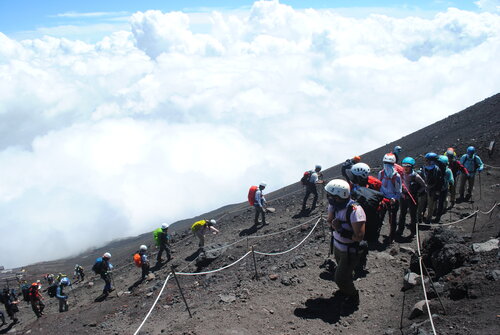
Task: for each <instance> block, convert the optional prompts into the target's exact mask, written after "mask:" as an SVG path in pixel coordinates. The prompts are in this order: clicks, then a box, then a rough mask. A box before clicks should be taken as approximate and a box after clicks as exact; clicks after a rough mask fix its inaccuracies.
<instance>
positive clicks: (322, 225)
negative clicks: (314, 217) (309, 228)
mask: <svg viewBox="0 0 500 335" xmlns="http://www.w3.org/2000/svg"><path fill="white" fill-rule="evenodd" d="M319 219H320V221H321V227H322V228H323V242H325V240H326V232H325V221H324V220H323V214H321V215H320V217H319Z"/></svg>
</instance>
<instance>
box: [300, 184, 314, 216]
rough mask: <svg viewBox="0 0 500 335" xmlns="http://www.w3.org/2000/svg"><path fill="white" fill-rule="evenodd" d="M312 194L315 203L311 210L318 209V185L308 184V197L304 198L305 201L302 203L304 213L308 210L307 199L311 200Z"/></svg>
mask: <svg viewBox="0 0 500 335" xmlns="http://www.w3.org/2000/svg"><path fill="white" fill-rule="evenodd" d="M311 194H314V199H313V203H312V206H311V210H313V209H315V208H316V202H317V201H318V190H317V189H316V184H312V183H307V185H306V195H305V196H304V201H303V202H302V210H303V211H305V210H306V203H307V199H308V198H309V196H310V195H311Z"/></svg>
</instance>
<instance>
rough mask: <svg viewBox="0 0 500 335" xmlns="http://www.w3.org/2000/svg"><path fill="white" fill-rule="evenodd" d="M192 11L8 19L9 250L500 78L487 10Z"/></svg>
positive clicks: (106, 234) (65, 240)
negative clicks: (76, 28) (116, 18)
mask: <svg viewBox="0 0 500 335" xmlns="http://www.w3.org/2000/svg"><path fill="white" fill-rule="evenodd" d="M203 15H205V17H202V16H203ZM190 17H192V16H189V15H187V14H185V13H181V12H172V13H162V12H159V11H146V12H138V13H135V14H133V15H132V16H131V17H130V31H116V32H114V33H113V34H110V35H109V36H107V37H106V38H104V39H103V40H101V41H99V42H98V43H94V44H90V43H84V42H82V41H75V40H68V39H65V38H62V37H58V36H52V37H48V36H47V37H44V38H41V39H35V40H23V41H15V40H12V39H10V38H9V37H7V36H6V35H4V34H2V33H0V44H1V45H2V48H0V101H1V102H2V103H1V104H0V139H1V141H0V175H2V178H1V179H0V218H1V219H0V229H1V230H2V231H7V228H6V227H8V232H9V233H8V234H2V235H1V236H2V237H1V241H0V242H1V243H0V264H2V265H6V266H12V265H20V264H25V263H27V262H33V261H39V260H46V259H50V258H56V257H59V256H61V254H60V250H61V249H62V248H63V247H64V250H65V252H67V253H73V254H74V253H77V252H79V251H81V250H84V249H85V248H87V247H90V246H92V245H97V244H101V243H104V242H105V241H108V240H110V239H113V238H116V237H123V236H129V235H133V234H138V233H142V232H144V231H147V230H148V229H152V228H153V227H154V226H155V225H157V224H159V223H160V222H162V221H174V220H177V219H181V218H185V217H189V216H193V215H197V214H200V213H202V212H204V211H208V210H211V209H214V208H216V207H218V206H222V205H225V204H227V203H234V202H238V201H243V200H244V199H245V193H246V191H247V188H248V186H249V185H251V184H253V183H257V182H259V181H260V180H262V179H264V180H266V181H267V182H268V183H269V188H270V189H271V190H272V189H276V188H278V187H281V186H284V185H286V184H288V183H291V182H295V181H297V180H298V178H299V177H300V174H301V171H303V170H305V169H307V168H310V167H312V166H313V165H314V164H316V163H319V164H322V165H323V166H330V165H333V164H335V163H338V162H340V161H341V160H343V159H345V158H346V157H349V156H352V154H354V153H356V154H360V153H363V152H365V151H367V150H370V149H373V148H376V147H378V146H379V145H382V144H385V143H387V142H389V141H392V140H394V139H397V138H398V137H399V136H403V135H406V134H408V133H409V132H411V131H414V130H416V129H419V128H420V127H422V126H425V125H427V124H430V123H432V122H434V121H436V120H439V119H441V118H443V117H445V116H447V115H449V114H450V113H453V112H456V111H459V110H461V109H462V108H464V107H467V106H469V105H470V104H473V103H475V102H477V101H479V100H481V99H483V98H485V97H488V96H490V95H492V94H494V93H497V92H498V87H500V85H499V84H500V66H499V65H500V64H499V59H500V20H499V18H500V17H499V15H496V14H492V13H488V12H482V13H473V12H467V11H462V10H457V9H449V10H447V11H446V12H442V13H439V14H437V15H435V16H434V17H433V18H432V19H428V18H421V17H407V18H394V17H389V16H383V15H370V16H368V17H366V18H362V19H358V18H352V17H345V16H342V15H340V14H339V13H336V12H335V11H330V10H322V11H318V10H313V9H309V10H300V11H299V10H295V9H293V8H291V7H289V6H286V5H283V4H280V3H279V2H278V1H258V2H256V3H255V4H254V5H253V6H252V8H251V9H250V10H248V12H246V13H243V14H241V13H239V15H234V13H224V12H213V13H206V14H198V16H197V20H198V21H199V22H209V23H210V26H209V29H207V30H206V31H205V32H204V33H199V32H197V31H196V29H194V28H193V26H192V22H191V19H190ZM26 231H32V232H33V234H30V235H29V236H33V239H32V240H30V241H29V243H28V241H27V240H26V239H27V238H29V236H27V235H26V234H25V232H26ZM75 232H78V233H77V234H76V233H75ZM53 239H57V242H54V243H50V241H53ZM20 243H27V244H28V245H29V247H28V248H25V249H23V250H20V251H19V253H18V258H16V259H12V258H11V257H8V258H7V255H9V254H10V252H9V250H12V248H14V246H16V245H19V244H20ZM51 245H53V247H52V246H51Z"/></svg>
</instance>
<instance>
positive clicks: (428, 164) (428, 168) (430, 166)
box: [425, 162, 436, 170]
mask: <svg viewBox="0 0 500 335" xmlns="http://www.w3.org/2000/svg"><path fill="white" fill-rule="evenodd" d="M435 166H436V164H435V163H434V162H429V163H427V165H425V168H426V169H427V170H432V169H434V167H435Z"/></svg>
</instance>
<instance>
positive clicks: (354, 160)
mask: <svg viewBox="0 0 500 335" xmlns="http://www.w3.org/2000/svg"><path fill="white" fill-rule="evenodd" d="M359 162H361V157H360V156H354V157H353V158H349V159H347V160H346V161H345V162H344V163H342V167H341V172H342V176H344V178H345V180H347V181H348V182H350V180H349V176H348V175H347V171H348V170H350V169H351V168H352V166H353V165H354V164H356V163H359Z"/></svg>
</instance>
